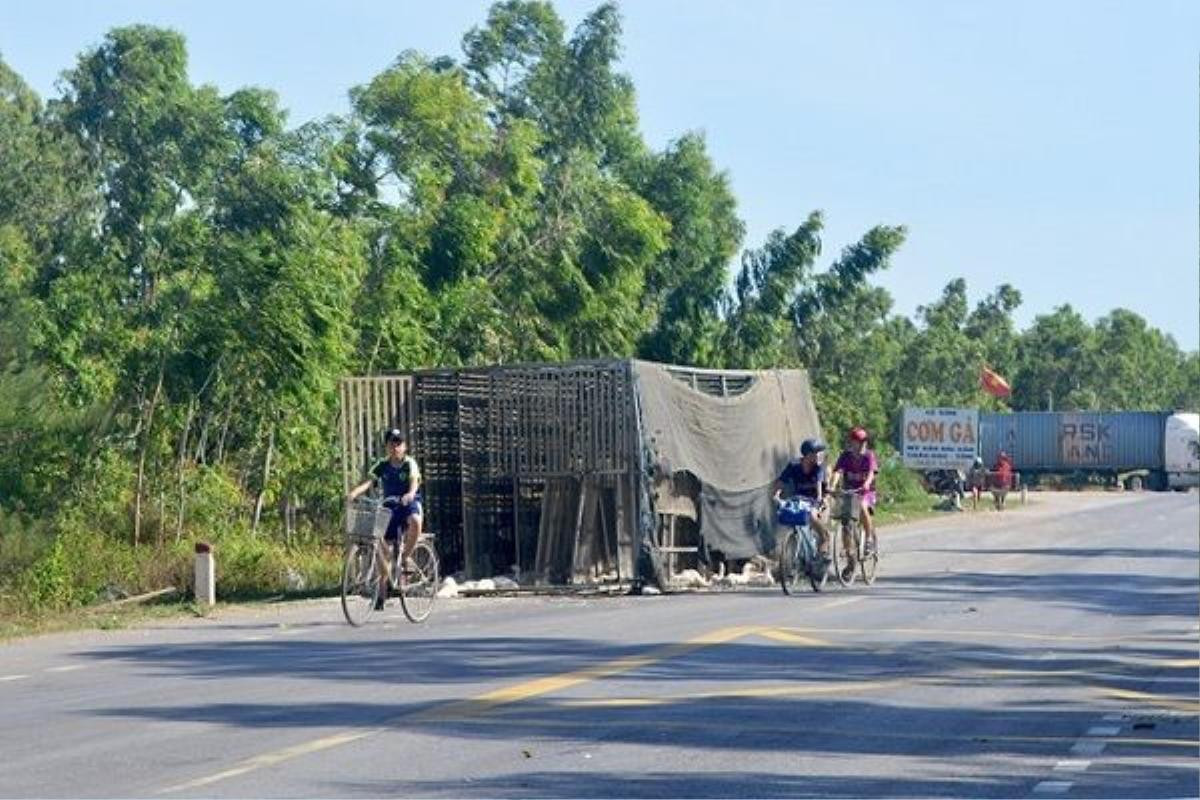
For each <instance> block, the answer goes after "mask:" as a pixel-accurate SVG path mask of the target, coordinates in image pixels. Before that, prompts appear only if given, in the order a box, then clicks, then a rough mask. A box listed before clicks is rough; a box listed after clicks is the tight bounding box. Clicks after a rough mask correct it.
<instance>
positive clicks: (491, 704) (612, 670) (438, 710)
mask: <svg viewBox="0 0 1200 800" xmlns="http://www.w3.org/2000/svg"><path fill="white" fill-rule="evenodd" d="M760 630H762V628H761V626H758V625H741V626H737V627H731V628H720V629H718V630H715V631H710V632H708V633H705V634H702V635H700V636H697V637H695V638H693V639H689V640H688V641H686V642H680V643H678V644H671V645H666V646H665V647H659V648H657V649H655V650H650V651H648V652H646V653H643V654H641V655H636V656H626V657H624V658H618V659H616V660H614V661H609V662H606V663H604V664H597V665H594V666H591V667H587V668H584V669H580V670H575V671H573V672H567V673H563V674H562V675H552V676H549V677H545V678H536V679H534V680H531V681H525V682H524V683H518V684H516V685H514V686H507V687H504V688H502V689H496V690H493V691H490V692H485V693H483V694H481V695H477V696H476V697H473V698H471V699H469V700H462V701H459V702H457V703H450V704H447V705H441V706H436V707H434V708H430V709H427V710H425V711H418V712H413V713H405V714H400V715H397V716H395V717H392V718H391V719H389V720H386V721H385V722H384V724H383V725H380V726H377V727H373V728H368V729H362V730H348V731H343V732H342V733H337V734H333V735H331V736H326V737H323V738H321V739H315V740H313V741H311V742H305V743H303V744H298V745H293V746H292V747H285V748H283V749H282V750H276V751H274V752H271V753H264V754H262V755H258V756H255V757H253V758H249V759H247V760H245V761H243V762H241V763H240V764H237V765H236V766H233V767H230V768H229V769H226V770H222V771H221V772H217V773H214V774H212V775H209V776H206V777H203V778H197V779H195V780H191V781H187V782H185V783H180V784H176V785H174V786H169V787H167V788H166V789H162V790H160V792H159V793H160V794H167V793H171V792H182V791H190V790H193V789H198V788H200V787H202V786H208V785H209V784H213V783H216V782H217V781H222V780H225V779H226V778H233V777H237V776H238V775H244V774H246V773H247V772H252V771H254V770H256V769H262V768H263V767H270V766H274V765H276V764H279V763H280V762H283V761H287V760H289V759H292V758H296V757H298V756H303V755H308V754H309V753H315V752H318V751H320V750H328V749H329V748H331V747H338V746H340V745H343V744H348V743H350V742H354V741H358V740H359V739H363V738H365V737H367V736H371V735H374V734H376V733H381V732H383V731H385V730H387V728H388V727H390V726H391V725H392V724H393V723H395V722H397V721H399V720H402V719H407V720H409V721H412V722H430V721H434V720H439V721H440V720H449V719H462V718H465V717H470V716H473V715H476V714H484V713H487V712H488V711H491V710H493V709H496V708H499V707H502V706H505V705H509V704H512V703H516V702H519V701H521V700H527V699H529V698H531V697H538V696H540V695H544V694H548V693H550V692H556V691H559V690H560V689H565V688H568V687H571V686H577V685H579V684H581V683H586V682H587V681H593V680H596V679H597V678H606V677H608V676H610V675H618V674H620V673H622V672H629V671H630V670H635V669H640V668H641V667H645V666H648V665H650V664H654V663H657V662H659V661H663V660H665V659H668V658H673V657H675V656H678V655H682V654H684V653H690V652H692V651H695V650H699V649H701V648H703V647H709V646H711V645H716V644H724V643H726V642H731V641H734V640H736V639H740V638H742V637H744V636H748V635H750V634H752V633H757V632H759V631H760Z"/></svg>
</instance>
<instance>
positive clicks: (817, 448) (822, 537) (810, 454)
mask: <svg viewBox="0 0 1200 800" xmlns="http://www.w3.org/2000/svg"><path fill="white" fill-rule="evenodd" d="M824 451H825V445H824V444H823V443H822V442H820V441H819V440H817V439H805V440H804V441H803V442H801V443H800V460H799V461H789V462H788V465H787V466H786V467H784V469H783V472H781V473H780V474H779V478H778V479H776V481H775V486H774V495H773V496H774V498H775V502H776V503H780V502H782V497H783V490H784V489H785V488H786V487H787V486H788V484H791V487H792V494H791V496H793V497H800V498H803V499H805V500H807V501H809V502H810V503H812V506H813V515H812V517H811V518H810V523H811V525H812V526H813V530H815V531H816V532H817V540H818V541H819V542H820V547H821V556H822V557H823V558H828V557H829V532H828V531H827V530H826V529H825V524H824V523H823V522H822V521H821V518H820V515H819V512H820V511H823V510H824V505H825V467H824V466H823V465H822V464H821V453H823V452H824Z"/></svg>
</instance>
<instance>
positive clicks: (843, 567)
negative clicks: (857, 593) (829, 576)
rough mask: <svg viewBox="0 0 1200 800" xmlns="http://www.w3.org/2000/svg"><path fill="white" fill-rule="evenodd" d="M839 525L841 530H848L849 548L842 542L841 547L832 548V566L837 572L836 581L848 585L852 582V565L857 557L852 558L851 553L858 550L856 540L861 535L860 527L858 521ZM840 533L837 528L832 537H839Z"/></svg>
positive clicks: (853, 573) (853, 570) (853, 571)
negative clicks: (846, 548) (847, 549)
mask: <svg viewBox="0 0 1200 800" xmlns="http://www.w3.org/2000/svg"><path fill="white" fill-rule="evenodd" d="M841 527H842V530H849V531H850V550H849V552H847V551H846V550H845V547H844V545H845V543H844V542H843V543H842V544H843V547H841V548H835V549H834V560H833V568H834V571H835V572H837V579H838V583H840V584H841V585H842V586H849V585H850V584H852V583H854V575H855V569H854V565H855V561H856V560H857V559H856V558H854V556H853V554H854V553H857V552H858V550H859V545H858V540H859V537H861V536H862V528H861V527H860V525H859V523H858V522H848V523H846V524H845V525H843V526H841ZM841 534H842V531H841V530H839V531H838V532H837V533H836V534H834V538H839V537H840V536H841Z"/></svg>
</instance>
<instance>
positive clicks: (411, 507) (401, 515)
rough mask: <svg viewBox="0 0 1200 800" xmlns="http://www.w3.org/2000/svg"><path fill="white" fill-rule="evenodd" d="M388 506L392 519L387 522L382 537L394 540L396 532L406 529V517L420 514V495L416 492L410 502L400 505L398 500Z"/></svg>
mask: <svg viewBox="0 0 1200 800" xmlns="http://www.w3.org/2000/svg"><path fill="white" fill-rule="evenodd" d="M387 506H388V508H391V509H392V519H391V521H389V522H388V526H387V533H385V534H384V535H383V538H384V539H386V540H388V541H389V542H394V541H396V539H397V536H398V532H399V531H401V530H408V518H409V517H411V516H412V515H414V514H416V515H417V516H418V517H419V516H421V495H420V494H418V495H417V496H416V497H415V498H414V499H413V501H412V502H411V503H409V504H408V505H406V506H402V505H400V504H399V503H398V502H397V503H396V504H395V505H392V504H390V503H389V504H387Z"/></svg>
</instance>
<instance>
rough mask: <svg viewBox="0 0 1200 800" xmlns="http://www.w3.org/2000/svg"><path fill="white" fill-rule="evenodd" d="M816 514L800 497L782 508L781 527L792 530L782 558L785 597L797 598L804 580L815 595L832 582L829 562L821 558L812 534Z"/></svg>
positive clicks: (781, 577)
mask: <svg viewBox="0 0 1200 800" xmlns="http://www.w3.org/2000/svg"><path fill="white" fill-rule="evenodd" d="M814 513H816V509H814V508H813V507H812V504H810V503H809V502H808V501H807V500H804V499H802V498H799V497H795V498H792V499H791V500H785V501H783V502H782V503H780V504H779V512H778V514H777V518H778V520H779V524H780V525H788V526H791V530H790V531H788V533H787V536H786V537H784V540H783V549H782V550H781V551H780V554H779V585H780V588H782V589H783V593H784V594H787V595H794V594H797V593H798V592H799V587H800V580H801V578H803V577H807V578H808V583H809V585H810V586H812V590H813V591H814V592H819V591H821V589H822V588H824V586H825V582H826V581H827V580H828V579H829V562H828V561H827V560H826V559H825V557H824V556H822V555H821V551H820V548H819V547H818V546H817V537H816V536H815V535H814V534H813V528H812V522H811V519H812V515H813V514H814Z"/></svg>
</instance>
